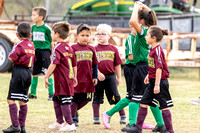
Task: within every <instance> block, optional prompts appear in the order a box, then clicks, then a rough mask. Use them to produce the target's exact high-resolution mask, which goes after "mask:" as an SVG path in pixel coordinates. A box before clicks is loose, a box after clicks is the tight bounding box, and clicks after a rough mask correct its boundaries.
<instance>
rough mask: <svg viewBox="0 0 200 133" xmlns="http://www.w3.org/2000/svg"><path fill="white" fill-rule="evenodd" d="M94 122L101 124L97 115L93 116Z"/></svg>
mask: <svg viewBox="0 0 200 133" xmlns="http://www.w3.org/2000/svg"><path fill="white" fill-rule="evenodd" d="M93 120H94V124H101V122H100V121H99V117H94V118H93Z"/></svg>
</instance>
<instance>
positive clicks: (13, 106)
mask: <svg viewBox="0 0 200 133" xmlns="http://www.w3.org/2000/svg"><path fill="white" fill-rule="evenodd" d="M9 111H10V118H11V122H12V125H13V126H15V127H17V126H19V118H18V116H17V114H18V109H17V105H16V104H15V103H13V104H9Z"/></svg>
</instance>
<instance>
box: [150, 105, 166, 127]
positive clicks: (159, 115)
mask: <svg viewBox="0 0 200 133" xmlns="http://www.w3.org/2000/svg"><path fill="white" fill-rule="evenodd" d="M150 109H151V112H152V114H153V116H154V118H155V120H156V123H157V126H159V127H161V126H163V125H164V121H163V117H162V113H161V110H160V109H159V107H158V105H157V106H156V107H152V106H150Z"/></svg>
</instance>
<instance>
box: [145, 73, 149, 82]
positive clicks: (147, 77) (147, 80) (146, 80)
mask: <svg viewBox="0 0 200 133" xmlns="http://www.w3.org/2000/svg"><path fill="white" fill-rule="evenodd" d="M144 84H149V76H148V74H147V76H146V77H145V79H144Z"/></svg>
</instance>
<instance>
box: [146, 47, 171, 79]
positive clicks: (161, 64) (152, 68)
mask: <svg viewBox="0 0 200 133" xmlns="http://www.w3.org/2000/svg"><path fill="white" fill-rule="evenodd" d="M148 65H149V72H148V74H149V79H155V78H156V70H157V69H158V68H161V69H162V76H161V79H167V78H169V70H168V66H167V62H166V60H165V54H164V52H163V49H162V47H161V46H160V45H158V46H156V47H155V48H151V49H150V53H149V57H148Z"/></svg>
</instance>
